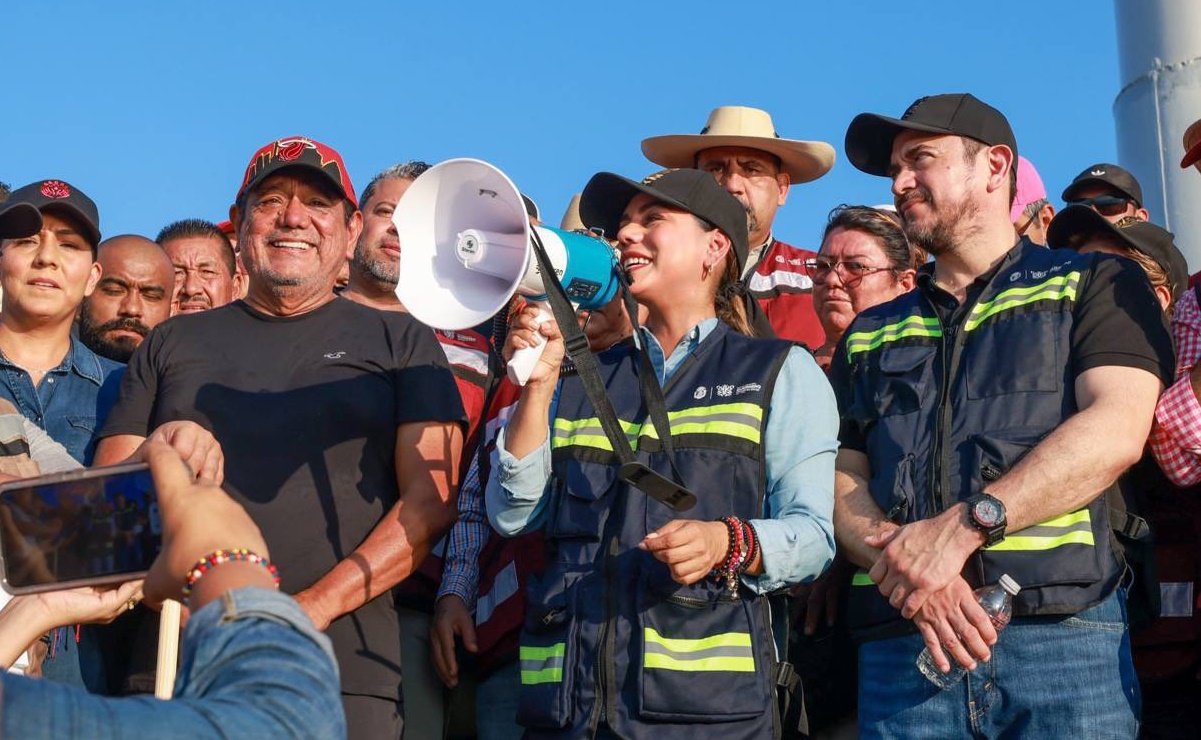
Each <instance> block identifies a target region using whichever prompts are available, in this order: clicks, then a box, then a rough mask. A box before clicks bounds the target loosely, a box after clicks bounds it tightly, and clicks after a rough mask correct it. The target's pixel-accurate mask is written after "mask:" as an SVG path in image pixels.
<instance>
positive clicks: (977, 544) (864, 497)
mask: <svg viewBox="0 0 1201 740" xmlns="http://www.w3.org/2000/svg"><path fill="white" fill-rule="evenodd" d="M846 149H847V157H848V159H850V161H851V163H852V164H853V165H855V167H857V168H858V169H860V170H862V171H864V172H867V173H869V174H873V175H878V176H881V177H888V178H890V179H891V180H892V190H893V194H894V196H895V202H896V206H897V210H898V212H899V213H900V215H901V218H902V220H903V222H904V225H905V229H906V232H907V233H908V235H909V237H910V239H912V240H913V241H915V242H916V243H917V244H918V245H919V246H921V247H923V248H925V249H926V250H928V251H929V252H930V253H931V254H932V255H933V256H934V263H933V264H932V265H928V266H927V267H925V268H923V269H922V271H921V272H920V273H919V278H918V289H917V290H914V291H912V292H910V293H908V294H906V295H904V296H901V297H899V298H896V299H894V300H892V301H890V302H888V303H885V304H882V305H880V306H877V307H874V308H870V309H868V310H866V311H864V312H863V313H861V314H859V316H858V317H857V318H856V319H855V322H854V323H853V324H852V325H851V326H850V327H849V328H848V330H847V333H846V335H845V337H844V339H843V344H842V345H841V346H840V347H839V350H838V353H837V354H836V355H835V357H834V361H833V364H832V367H831V371H830V378H831V383H832V384H833V386H834V388H835V393H836V395H837V396H838V399H839V409H840V411H841V413H842V417H843V426H842V430H841V432H840V442H841V444H842V449H841V450H840V452H839V457H838V466H837V472H836V481H835V487H836V503H835V506H836V511H835V521H836V522H837V526H836V533H837V536H838V539H839V544H840V546H841V547H843V548H844V550H845V552H846V553H847V554H848V557H850V558H851V559H852V560H853V561H854V562H856V563H857V564H859V565H860V566H861V567H862V568H863V571H862V572H861V573H860V574H859V576H858V577H856V579H855V581H854V584H853V585H852V595H851V606H850V619H851V622H852V627H853V628H854V629H855V630H856V631H857V632H858V634H859V637H860V638H861V639H862V640H863V642H862V644H861V647H860V664H859V667H860V672H859V675H860V701H859V707H860V715H859V719H860V731H861V732H862V733H863V735H864V736H865V737H884V736H905V737H924V736H929V737H934V736H940V737H945V736H957V735H969V734H971V735H974V736H980V737H1000V736H1008V735H1012V736H1022V737H1133V736H1134V735H1135V733H1136V732H1137V729H1138V688H1137V684H1136V681H1135V678H1134V673H1133V669H1132V667H1131V663H1130V645H1129V634H1128V631H1127V626H1126V616H1125V595H1124V593H1123V590H1122V588H1121V581H1122V576H1123V574H1124V572H1125V567H1124V564H1123V562H1122V559H1121V555H1120V554H1119V553H1118V552H1117V551H1115V550H1114V549H1113V547H1112V546H1111V544H1110V530H1109V520H1108V517H1107V509H1106V506H1105V497H1104V495H1103V494H1104V492H1105V490H1106V489H1107V488H1109V487H1110V486H1111V485H1113V482H1114V480H1115V479H1116V478H1117V476H1118V475H1119V474H1120V473H1121V472H1122V471H1123V470H1125V469H1126V468H1127V467H1128V466H1129V465H1131V464H1132V463H1134V462H1135V461H1137V460H1138V459H1139V457H1140V455H1141V454H1142V450H1143V445H1144V443H1145V441H1146V438H1147V433H1148V431H1149V430H1150V427H1151V418H1152V414H1153V412H1154V408H1155V400H1156V398H1157V396H1158V394H1159V392H1160V390H1161V388H1162V387H1163V383H1164V381H1166V380H1170V379H1171V373H1172V347H1171V341H1170V338H1169V337H1168V334H1167V329H1166V327H1165V325H1164V322H1163V317H1162V314H1161V313H1160V308H1159V304H1158V303H1157V301H1156V299H1155V294H1154V293H1153V292H1152V290H1151V288H1150V285H1149V284H1148V282H1147V279H1146V277H1145V276H1144V275H1143V273H1142V271H1141V270H1140V269H1139V267H1138V265H1137V264H1135V263H1133V262H1131V261H1129V260H1124V259H1120V258H1117V257H1114V256H1111V255H1105V254H1087V255H1081V254H1078V253H1076V252H1071V251H1066V250H1046V249H1042V248H1039V247H1035V246H1034V245H1033V244H1032V243H1030V242H1029V241H1028V240H1025V239H1017V238H1016V237H1015V234H1014V230H1013V224H1012V223H1011V221H1010V219H1009V209H1010V206H1011V203H1012V199H1013V196H1014V187H1015V179H1014V165H1015V163H1016V160H1017V143H1016V141H1015V138H1014V135H1013V132H1012V130H1011V129H1010V126H1009V123H1008V121H1007V120H1006V119H1005V117H1004V116H1003V115H1002V114H1001V113H1000V112H999V111H997V110H996V109H994V108H992V107H990V106H988V105H986V104H984V103H982V102H981V101H979V100H977V99H976V98H975V97H973V96H971V95H967V94H955V95H936V96H931V97H926V98H922V99H920V100H918V101H916V102H915V103H914V104H913V105H911V106H910V107H909V109H908V110H907V111H906V112H905V114H904V115H903V116H902V117H901V118H899V119H897V118H888V117H885V116H880V115H874V114H862V115H860V116H857V117H856V118H855V120H854V121H853V122H852V123H851V126H850V128H849V129H848V131H847V137H846ZM1003 575H1009V576H1010V577H1011V578H1012V579H1013V580H1015V581H1017V582H1018V584H1020V585H1021V586H1023V589H1022V591H1021V592H1020V593H1019V594H1018V595H1017V596H1016V598H1015V600H1014V608H1013V612H1014V617H1013V621H1012V623H1011V624H1010V625H1009V626H1008V628H1007V629H1006V631H1005V632H1004V633H1003V634H1001V635H999V637H998V633H997V628H996V627H995V626H994V625H993V624H992V623H991V622H990V620H989V618H988V615H987V614H986V613H985V611H984V609H983V608H982V607H981V606H980V604H979V603H978V602H977V600H976V598H975V596H974V595H973V593H972V591H973V589H977V588H980V587H982V586H989V585H993V584H996V583H997V582H998V581H999V580H1000V578H1001V576H1003ZM923 648H928V649H929V650H930V652H931V654H932V656H933V657H934V662H935V664H936V665H938V667H939V668H940V669H942V670H948V669H950V668H951V667H952V661H953V662H956V663H958V664H960V665H962V666H964V667H966V668H970V669H971V670H970V671H969V672H968V673H967V675H966V677H965V679H964V680H962V681H960V682H958V683H956V684H954V685H953V686H952V687H951V688H950V689H948V690H945V691H939V690H938V689H936V688H935V687H934V685H932V684H931V683H929V682H928V681H927V679H926V677H925V676H924V675H923V674H922V673H921V672H920V671H919V670H918V669H917V668H916V667H915V665H914V662H915V660H916V659H917V657H918V655H919V654H920V653H921V651H922V649H923ZM944 650H945V652H944ZM923 733H925V734H923Z"/></svg>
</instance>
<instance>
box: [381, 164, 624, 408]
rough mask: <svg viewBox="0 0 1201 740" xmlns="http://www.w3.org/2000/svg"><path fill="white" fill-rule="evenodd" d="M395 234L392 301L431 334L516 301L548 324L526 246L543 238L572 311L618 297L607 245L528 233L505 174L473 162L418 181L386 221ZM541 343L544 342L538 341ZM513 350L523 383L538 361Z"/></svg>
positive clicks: (534, 350) (536, 230)
mask: <svg viewBox="0 0 1201 740" xmlns="http://www.w3.org/2000/svg"><path fill="white" fill-rule="evenodd" d="M392 221H393V223H395V224H396V230H397V233H398V234H399V235H400V245H401V246H400V250H401V254H400V281H399V282H398V283H397V286H396V296H397V298H399V299H400V302H401V303H403V304H404V306H405V309H407V310H408V312H409V313H411V314H413V316H414V317H416V318H417V320H419V321H421V322H422V323H423V324H426V325H428V326H432V327H434V328H435V329H448V330H451V329H453V330H458V329H467V328H470V327H473V326H477V325H479V324H482V323H483V322H485V321H487V320H488V319H490V318H492V316H493V315H494V314H496V312H497V311H500V310H502V309H503V308H505V306H507V305H508V303H509V300H510V299H511V298H512V297H513V295H514V294H515V293H520V294H521V295H523V296H525V298H526V299H527V300H529V301H532V302H534V303H541V305H540V306H539V308H540V315H539V320H540V321H544V320H546V319H549V318H551V314H550V311H549V310H548V308H549V307H548V306H547V305H546V304H545V299H546V293H547V291H546V289H545V287H544V284H543V279H544V276H543V275H542V271H541V270H540V269H539V268H538V262H537V260H536V259H535V258H534V249H533V242H532V239H533V238H534V235H535V234H537V237H538V238H539V239H540V240H541V242H542V245H543V247H544V248H545V249H546V252H547V255H548V256H549V257H550V261H551V265H552V266H553V267H554V271H555V273H556V275H555V276H554V277H552V279H557V280H558V281H559V282H560V283H561V284H562V286H563V289H564V291H565V292H566V293H567V297H568V299H569V300H570V301H571V302H572V304H573V305H574V306H575V307H576V309H577V310H578V309H581V308H586V309H597V308H600V307H602V306H604V305H605V304H607V303H608V302H609V301H610V300H612V298H613V296H615V295H617V290H618V285H619V283H618V279H617V269H618V268H617V257H616V254H615V253H614V251H613V248H612V247H610V246H609V244H608V243H607V242H605V241H604V240H602V239H599V238H597V237H594V236H590V235H587V234H582V233H579V232H570V231H561V230H559V229H551V228H548V227H545V226H530V222H529V218H528V216H527V215H526V211H525V204H524V203H523V202H522V200H521V193H520V192H518V190H517V186H516V185H514V184H513V182H512V181H511V180H509V178H508V177H506V176H505V173H503V172H501V171H500V170H499V169H497V168H496V167H493V166H492V165H490V164H488V163H487V162H483V161H480V160H478V159H450V160H447V161H445V162H442V163H440V164H437V165H435V166H433V167H431V168H430V169H428V170H426V171H425V172H424V173H422V174H421V176H420V177H418V178H417V179H416V180H414V181H413V184H412V185H410V186H409V188H408V190H406V191H405V193H404V195H403V196H402V197H401V199H400V202H399V203H398V204H397V206H396V211H395V212H394V213H393V214H392ZM539 338H541V337H539ZM544 345H545V340H544V341H543V343H542V344H540V345H538V346H537V347H529V348H527V349H523V350H519V351H518V352H516V353H515V354H514V356H513V358H512V359H511V360H510V361H509V378H510V379H511V380H512V381H513V382H515V383H517V384H519V385H525V383H526V381H527V380H528V379H529V377H530V373H531V372H532V371H533V369H534V366H535V365H536V364H537V362H538V358H539V357H540V356H541V355H542V349H543V346H544Z"/></svg>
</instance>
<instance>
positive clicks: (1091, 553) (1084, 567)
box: [969, 429, 1112, 601]
mask: <svg viewBox="0 0 1201 740" xmlns="http://www.w3.org/2000/svg"><path fill="white" fill-rule="evenodd" d="M1042 431H1043V430H1029V429H1011V430H1007V431H1006V432H1005V433H1002V434H990V435H986V434H977V435H974V436H973V437H972V438H971V441H972V445H973V449H972V454H971V457H970V458H969V459H970V464H971V466H972V470H971V471H970V472H971V474H972V481H971V483H972V489H971V490H973V491H980V490H983V489H984V488H985V487H986V486H987V485H988V484H989V483H991V482H992V481H994V480H997V479H999V478H1000V477H1001V476H1003V475H1005V474H1006V473H1008V472H1009V470H1010V469H1012V468H1013V466H1014V465H1016V464H1017V463H1018V462H1019V461H1020V460H1021V459H1022V458H1023V457H1024V456H1025V455H1026V453H1028V452H1029V451H1030V449H1031V448H1032V447H1034V446H1035V445H1036V444H1038V442H1039V440H1040V439H1041V438H1042V436H1043V435H1042ZM1097 516H1101V517H1103V521H1094V518H1095V517H1097ZM1108 531H1109V521H1108V518H1107V517H1106V516H1105V507H1104V506H1092V505H1090V506H1085V507H1083V508H1081V509H1078V510H1076V511H1073V512H1068V513H1067V514H1063V515H1061V516H1056V517H1052V518H1050V519H1048V520H1046V521H1043V522H1039V523H1037V524H1034V525H1032V526H1029V527H1026V528H1025V529H1019V530H1009V531H1008V532H1006V533H1005V539H1003V540H1001V541H1000V542H998V543H997V544H995V545H993V546H991V547H987V548H984V549H982V550H981V551H980V554H981V562H982V565H983V571H984V572H983V575H984V582H986V583H994V582H995V581H996V580H997V579H999V578H1000V577H1001V575H1002V574H1005V573H1008V574H1009V575H1011V576H1013V578H1014V580H1016V581H1017V582H1018V583H1020V584H1021V585H1022V587H1023V588H1024V589H1027V590H1028V591H1027V592H1024V593H1023V595H1022V596H1019V600H1021V599H1022V598H1023V597H1025V599H1026V600H1027V601H1028V600H1031V599H1032V598H1033V597H1032V596H1031V595H1030V594H1033V593H1034V589H1035V588H1038V587H1047V586H1057V585H1088V584H1091V583H1095V582H1097V581H1098V580H1099V579H1101V578H1103V577H1104V576H1105V573H1106V571H1107V568H1106V566H1105V563H1106V562H1107V561H1108V560H1109V559H1111V558H1112V554H1111V552H1110V550H1109V540H1108V537H1109V533H1108Z"/></svg>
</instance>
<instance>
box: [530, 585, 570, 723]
mask: <svg viewBox="0 0 1201 740" xmlns="http://www.w3.org/2000/svg"><path fill="white" fill-rule="evenodd" d="M559 582H560V583H562V579H559ZM578 641H579V638H578V635H577V623H576V619H575V616H574V615H573V613H572V610H571V609H570V607H569V600H568V598H567V592H566V591H564V592H563V593H559V594H556V595H555V596H553V597H551V598H549V599H546V600H545V602H544V603H542V604H536V603H534V601H533V599H531V603H530V606H529V609H528V611H527V612H526V620H525V628H524V629H523V630H522V631H521V645H520V647H519V648H518V655H517V657H518V661H519V669H520V671H521V694H520V698H519V701H518V705H517V721H518V722H519V723H520V724H522V725H524V726H525V727H529V728H533V729H542V730H557V729H561V728H564V727H567V726H568V725H570V724H571V720H572V709H573V702H572V687H573V685H574V680H573V677H574V668H575V664H576V661H577V657H576V655H577V647H576V644H577V643H578Z"/></svg>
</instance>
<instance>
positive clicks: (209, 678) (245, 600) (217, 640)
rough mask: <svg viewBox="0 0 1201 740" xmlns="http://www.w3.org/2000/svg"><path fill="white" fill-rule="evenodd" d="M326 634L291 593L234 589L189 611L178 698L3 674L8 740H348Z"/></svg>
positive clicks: (0, 717) (1, 726) (0, 696)
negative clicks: (91, 690) (102, 691)
mask: <svg viewBox="0 0 1201 740" xmlns="http://www.w3.org/2000/svg"><path fill="white" fill-rule="evenodd" d="M340 685H341V684H340V682H339V680H338V667H337V663H336V662H335V661H334V654H333V649H332V648H331V647H330V642H329V639H328V638H327V637H326V636H325V635H323V634H321V633H320V632H318V631H317V630H316V628H315V627H314V626H313V623H312V622H311V621H309V618H308V616H307V615H305V613H304V611H302V610H301V608H300V607H299V605H297V604H296V602H295V601H293V600H292V598H291V597H289V596H287V595H285V594H281V593H279V592H276V591H271V590H268V589H261V588H243V589H238V590H236V591H230V592H228V593H226V594H225V596H224V598H222V599H219V600H216V601H213V602H210V603H209V604H207V605H206V606H205V607H204V608H203V609H201V610H199V611H197V612H196V613H194V614H192V616H191V619H189V620H188V626H187V630H186V631H185V633H184V638H183V653H182V657H181V661H180V668H179V674H178V676H177V678H176V680H175V698H174V699H173V700H171V701H169V702H165V701H161V700H159V699H155V698H154V697H150V696H133V697H125V698H108V697H101V696H95V695H93V694H88V693H87V692H85V691H83V690H81V689H78V688H75V687H72V686H65V685H63V684H58V683H53V682H50V681H39V680H35V679H31V678H26V677H24V676H17V675H12V674H5V675H3V676H0V736H3V737H5V738H10V737H11V738H23V739H25V740H36V739H37V738H94V739H95V740H105V739H106V738H138V739H139V740H145V738H154V737H170V738H178V739H179V740H184V738H232V737H236V738H276V737H278V738H290V737H305V738H344V737H346V718H345V715H344V714H343V710H342V698H341V694H340V688H339V687H340Z"/></svg>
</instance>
